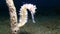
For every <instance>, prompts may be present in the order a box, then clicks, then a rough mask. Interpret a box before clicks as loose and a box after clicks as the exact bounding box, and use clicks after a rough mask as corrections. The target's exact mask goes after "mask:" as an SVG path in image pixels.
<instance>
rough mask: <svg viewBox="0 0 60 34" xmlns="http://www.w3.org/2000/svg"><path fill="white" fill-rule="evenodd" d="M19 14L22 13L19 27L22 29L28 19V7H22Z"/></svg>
mask: <svg viewBox="0 0 60 34" xmlns="http://www.w3.org/2000/svg"><path fill="white" fill-rule="evenodd" d="M19 12H20V19H19V24H18V27H22V26H24V25H25V23H26V22H27V19H28V13H27V8H26V6H21V9H20V11H19Z"/></svg>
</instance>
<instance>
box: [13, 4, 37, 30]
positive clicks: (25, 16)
mask: <svg viewBox="0 0 60 34" xmlns="http://www.w3.org/2000/svg"><path fill="white" fill-rule="evenodd" d="M27 9H28V10H29V11H30V12H31V16H32V20H33V23H35V20H34V14H35V12H36V9H37V8H36V6H35V5H33V4H24V5H23V6H21V9H20V11H19V12H20V14H19V15H20V19H19V23H18V24H17V26H16V28H15V29H14V30H19V28H20V27H22V26H24V25H25V24H26V23H27V19H28V13H27Z"/></svg>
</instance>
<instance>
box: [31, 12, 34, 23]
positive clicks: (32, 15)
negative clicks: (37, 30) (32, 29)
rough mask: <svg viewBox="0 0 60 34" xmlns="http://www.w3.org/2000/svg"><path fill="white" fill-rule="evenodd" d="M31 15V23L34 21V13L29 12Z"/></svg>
mask: <svg viewBox="0 0 60 34" xmlns="http://www.w3.org/2000/svg"><path fill="white" fill-rule="evenodd" d="M31 17H32V21H33V23H35V20H34V14H33V13H32V12H31Z"/></svg>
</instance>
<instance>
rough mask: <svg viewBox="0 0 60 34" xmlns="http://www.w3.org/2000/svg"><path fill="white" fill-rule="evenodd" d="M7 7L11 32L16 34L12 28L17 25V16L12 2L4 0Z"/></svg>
mask: <svg viewBox="0 0 60 34" xmlns="http://www.w3.org/2000/svg"><path fill="white" fill-rule="evenodd" d="M6 3H7V6H8V7H9V11H10V12H9V13H10V21H11V31H12V34H17V32H16V31H14V28H15V27H16V25H17V14H16V8H15V6H14V3H13V0H6Z"/></svg>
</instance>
